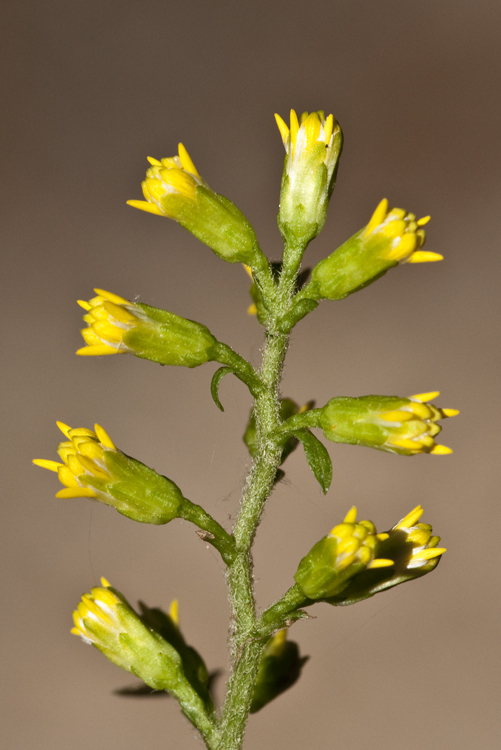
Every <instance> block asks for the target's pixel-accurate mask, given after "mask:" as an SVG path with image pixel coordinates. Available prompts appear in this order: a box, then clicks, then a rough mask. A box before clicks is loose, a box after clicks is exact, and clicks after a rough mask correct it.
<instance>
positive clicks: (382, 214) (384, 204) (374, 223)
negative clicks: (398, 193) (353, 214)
mask: <svg viewBox="0 0 501 750" xmlns="http://www.w3.org/2000/svg"><path fill="white" fill-rule="evenodd" d="M387 212H388V201H387V199H386V198H383V200H382V201H380V203H378V205H377V207H376V210H375V211H374V213H373V214H372V216H371V218H370V221H369V223H368V224H367V226H366V227H365V230H364V234H365V235H367V234H370V233H371V232H372V231H373V230H374V229H375V228H376V227H378V226H379V225H380V224H381V223H382V222H383V221H384V220H385V218H386V214H387Z"/></svg>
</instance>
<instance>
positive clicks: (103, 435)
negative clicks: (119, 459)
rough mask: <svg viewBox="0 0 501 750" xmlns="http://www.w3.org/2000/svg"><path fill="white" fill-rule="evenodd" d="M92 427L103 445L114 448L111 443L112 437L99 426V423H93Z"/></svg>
mask: <svg viewBox="0 0 501 750" xmlns="http://www.w3.org/2000/svg"><path fill="white" fill-rule="evenodd" d="M94 429H95V431H96V435H97V437H98V439H99V442H100V443H101V445H104V446H105V447H106V448H111V449H112V450H116V448H115V445H114V444H113V441H112V439H111V438H110V436H109V435H108V433H107V432H106V430H104V429H103V428H102V427H101V425H99V424H95V425H94Z"/></svg>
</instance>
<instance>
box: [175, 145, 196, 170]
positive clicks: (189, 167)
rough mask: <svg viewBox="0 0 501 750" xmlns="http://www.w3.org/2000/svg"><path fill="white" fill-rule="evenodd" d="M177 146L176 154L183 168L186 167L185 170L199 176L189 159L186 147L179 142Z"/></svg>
mask: <svg viewBox="0 0 501 750" xmlns="http://www.w3.org/2000/svg"><path fill="white" fill-rule="evenodd" d="M177 148H178V154H179V158H180V160H181V164H182V165H183V169H186V171H187V172H191V174H194V175H196V176H197V177H199V174H198V172H197V170H196V167H195V165H194V164H193V162H192V160H191V157H190V155H189V153H188V152H187V151H186V149H185V147H184V146H183V144H182V143H179V144H178V147H177Z"/></svg>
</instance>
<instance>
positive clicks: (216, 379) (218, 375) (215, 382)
mask: <svg viewBox="0 0 501 750" xmlns="http://www.w3.org/2000/svg"><path fill="white" fill-rule="evenodd" d="M230 372H233V370H232V369H231V368H230V367H220V368H219V370H216V372H215V373H214V375H213V376H212V380H211V384H210V392H211V395H212V399H213V401H214V403H215V404H216V406H217V408H218V409H221V411H224V407H223V405H222V403H221V401H220V400H219V383H220V382H221V380H222V379H223V378H224V376H225V375H228V373H230Z"/></svg>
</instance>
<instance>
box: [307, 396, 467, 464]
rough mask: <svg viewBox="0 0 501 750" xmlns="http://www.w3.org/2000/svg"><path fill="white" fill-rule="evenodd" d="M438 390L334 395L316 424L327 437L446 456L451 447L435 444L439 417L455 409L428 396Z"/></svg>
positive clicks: (358, 443)
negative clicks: (438, 404) (409, 393)
mask: <svg viewBox="0 0 501 750" xmlns="http://www.w3.org/2000/svg"><path fill="white" fill-rule="evenodd" d="M438 395H439V392H438V391H432V392H430V393H418V394H416V395H414V396H409V398H399V397H397V396H361V397H359V398H346V397H341V398H333V399H331V400H330V401H329V402H328V403H327V404H326V405H325V406H324V407H323V409H321V410H320V411H319V418H318V424H319V426H320V427H321V428H322V429H323V431H324V435H325V437H326V438H327V439H328V440H332V441H333V442H335V443H350V444H352V445H365V446H367V447H369V448H377V449H378V450H383V451H389V452H391V453H400V454H402V455H407V456H412V455H414V454H416V453H431V454H433V455H445V454H447V453H452V450H451V448H448V447H447V446H445V445H437V444H436V443H435V437H436V436H437V435H438V433H439V432H440V431H441V429H442V428H441V427H440V425H438V424H437V421H438V420H439V419H444V418H446V417H454V416H455V415H456V414H459V411H458V410H457V409H439V408H437V407H436V406H434V405H433V404H431V403H427V402H429V401H431V399H434V398H436V397H437V396H438Z"/></svg>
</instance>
